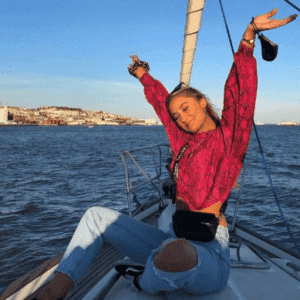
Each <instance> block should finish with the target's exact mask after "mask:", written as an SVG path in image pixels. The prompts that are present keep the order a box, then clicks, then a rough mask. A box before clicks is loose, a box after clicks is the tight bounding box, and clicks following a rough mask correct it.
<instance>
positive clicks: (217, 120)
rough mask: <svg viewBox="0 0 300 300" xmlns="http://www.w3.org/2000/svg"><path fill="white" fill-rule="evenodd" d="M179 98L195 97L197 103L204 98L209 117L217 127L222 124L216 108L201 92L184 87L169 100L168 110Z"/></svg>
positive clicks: (173, 93) (176, 91) (167, 102)
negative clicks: (175, 99) (174, 100)
mask: <svg viewBox="0 0 300 300" xmlns="http://www.w3.org/2000/svg"><path fill="white" fill-rule="evenodd" d="M177 96H185V97H193V98H194V99H196V100H197V101H200V100H201V99H202V98H204V99H205V101H206V103H207V104H206V111H207V113H208V115H209V116H210V117H211V118H212V120H213V121H214V122H215V123H216V125H217V126H218V125H219V124H220V118H219V116H218V114H217V112H216V110H215V108H214V107H213V105H212V104H211V102H210V100H209V98H208V97H207V96H206V95H204V94H203V93H201V92H200V91H199V90H197V89H195V88H192V87H184V88H181V89H179V90H176V89H175V91H173V92H172V93H171V94H170V95H169V97H168V98H167V101H166V104H167V108H168V109H169V107H170V104H171V102H172V100H173V99H174V98H176V97H177Z"/></svg>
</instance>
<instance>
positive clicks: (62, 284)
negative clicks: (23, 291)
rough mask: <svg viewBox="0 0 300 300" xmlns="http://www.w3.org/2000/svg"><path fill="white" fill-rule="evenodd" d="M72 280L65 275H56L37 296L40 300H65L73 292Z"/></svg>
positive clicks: (58, 273)
mask: <svg viewBox="0 0 300 300" xmlns="http://www.w3.org/2000/svg"><path fill="white" fill-rule="evenodd" d="M72 287H73V281H72V279H71V278H70V277H69V276H68V275H66V274H63V273H60V272H57V273H55V275H54V277H53V278H52V280H51V281H50V282H49V283H48V284H47V285H46V286H45V287H43V288H42V289H41V291H40V292H39V294H38V295H37V296H36V298H37V299H38V300H58V299H64V298H65V297H66V296H67V295H68V294H69V293H70V291H71V290H72Z"/></svg>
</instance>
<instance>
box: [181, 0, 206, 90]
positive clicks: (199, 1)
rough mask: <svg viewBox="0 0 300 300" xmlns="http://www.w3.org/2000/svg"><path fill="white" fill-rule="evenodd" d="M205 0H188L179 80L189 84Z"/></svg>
mask: <svg viewBox="0 0 300 300" xmlns="http://www.w3.org/2000/svg"><path fill="white" fill-rule="evenodd" d="M205 1H206V0H189V1H188V6H187V18H186V24H185V33H184V44H183V54H182V62H181V72H180V81H181V82H183V83H185V84H187V85H189V84H190V80H191V73H192V68H193V61H194V56H195V50H196V46H197V38H198V32H199V30H200V27H201V19H202V12H203V9H204V4H205Z"/></svg>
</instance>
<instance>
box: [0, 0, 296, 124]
mask: <svg viewBox="0 0 300 300" xmlns="http://www.w3.org/2000/svg"><path fill="white" fill-rule="evenodd" d="M223 5H224V10H225V13H226V17H227V22H228V25H229V28H230V33H231V36H232V40H233V45H234V48H235V50H237V48H238V44H239V41H240V39H241V37H242V35H243V32H244V30H245V28H246V26H247V24H248V23H249V22H250V21H251V18H252V16H256V15H258V14H261V13H265V12H268V11H270V10H271V9H272V8H274V7H277V8H278V10H279V12H278V13H277V15H276V16H275V18H284V17H286V16H288V15H291V14H294V13H297V11H296V10H294V9H293V8H292V7H291V6H289V5H288V4H287V3H285V2H284V1H281V0H280V1H279V0H275V2H272V3H270V2H269V1H264V0H262V1H261V0H253V1H246V0H241V1H239V2H236V1H233V0H228V1H227V2H226V3H224V4H223ZM186 7H187V1H179V0H172V1H171V0H165V1H160V0H151V1H150V0H149V1H137V0H132V1H130V2H127V1H121V0H116V1H114V2H113V3H112V2H108V1H98V0H89V1H83V0H64V1H59V0H55V1H53V0H52V1H50V0H45V1H37V0H28V1H25V2H24V1H21V0H19V1H13V2H11V3H10V2H5V3H4V4H2V7H1V11H0V23H1V29H0V40H1V43H0V51H1V57H2V59H1V69H0V79H1V84H0V88H1V91H0V104H1V105H2V106H5V105H10V106H19V107H27V108H37V107H40V106H46V105H48V106H66V107H78V108H81V109H83V110H95V111H100V110H102V111H106V112H109V113H112V114H120V115H124V116H129V117H135V118H143V119H150V118H153V117H154V118H156V119H158V118H157V116H156V114H155V112H154V110H153V108H152V106H151V105H150V104H148V103H147V101H146V100H145V96H144V93H143V87H142V85H141V84H140V83H139V81H138V80H137V79H136V78H134V77H132V76H130V75H129V73H128V71H127V67H128V65H129V64H130V63H131V59H130V57H129V56H130V55H131V54H136V55H138V56H139V57H140V59H141V60H145V61H147V62H148V63H149V64H150V73H151V75H152V76H153V77H154V78H156V79H158V80H160V81H161V82H162V83H163V84H164V85H165V87H166V88H167V90H168V91H171V90H172V89H173V88H174V87H175V86H176V85H177V84H178V81H179V75H180V65H181V58H182V47H183V34H184V28H185V18H186ZM222 18H223V17H222V14H221V10H220V6H219V2H218V1H206V5H205V8H204V12H203V20H202V25H201V30H200V33H199V37H198V45H197V50H196V54H195V60H194V66H193V73H192V78H191V86H194V87H196V88H199V89H200V90H201V91H202V92H204V93H205V94H206V95H208V96H209V98H210V99H211V102H212V103H213V104H214V105H215V106H216V108H217V110H218V111H219V113H220V112H221V110H222V107H223V91H224V83H225V81H226V78H227V75H228V73H229V70H230V67H231V65H232V61H233V60H232V54H231V50H230V46H229V42H228V38H227V33H226V30H225V27H224V22H223V19H222ZM299 31H300V19H299V17H298V19H297V20H295V21H294V22H292V23H291V24H288V25H286V26H284V27H282V28H278V29H276V30H273V31H268V32H265V33H264V34H265V35H266V36H267V37H268V38H270V39H271V40H272V41H274V42H275V43H277V44H278V45H279V52H278V57H277V58H276V60H275V61H274V62H266V61H263V60H262V58H261V46H260V42H259V40H258V39H257V41H256V50H255V57H256V59H257V65H258V94H257V102H256V103H257V104H256V110H255V117H254V120H255V122H261V123H274V124H277V123H280V122H284V121H293V120H295V121H297V122H300V89H299V79H300V65H299V58H300V51H299V50H300V41H299V39H297V34H298V32H299Z"/></svg>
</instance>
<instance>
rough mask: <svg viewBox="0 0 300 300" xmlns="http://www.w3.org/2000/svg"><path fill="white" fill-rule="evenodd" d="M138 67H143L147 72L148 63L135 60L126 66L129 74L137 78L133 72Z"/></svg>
mask: <svg viewBox="0 0 300 300" xmlns="http://www.w3.org/2000/svg"><path fill="white" fill-rule="evenodd" d="M139 67H142V68H144V69H145V70H146V71H147V72H149V70H150V67H149V64H148V63H147V62H145V61H135V62H134V64H133V65H132V66H129V67H128V71H129V74H130V75H132V76H134V77H136V78H137V76H136V75H135V72H136V70H137V69H138V68H139Z"/></svg>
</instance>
